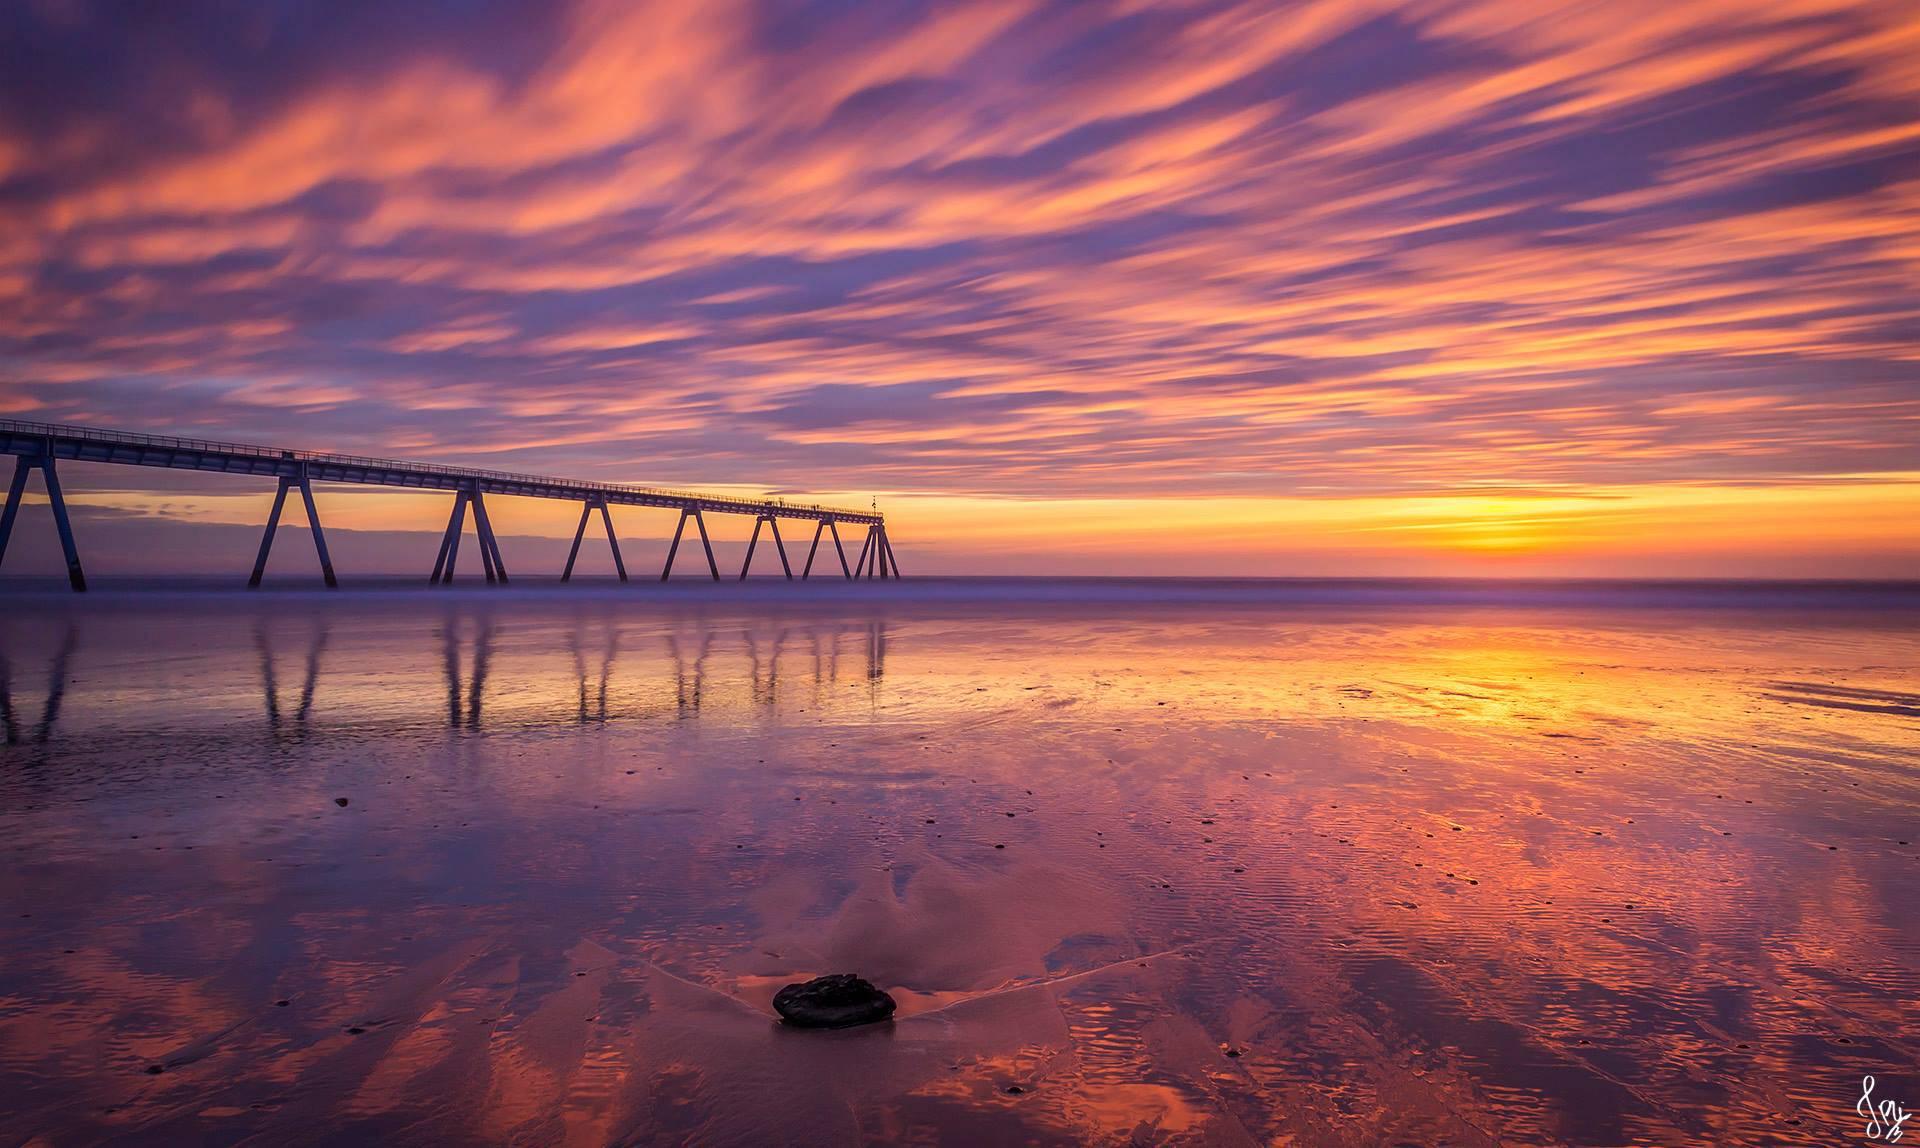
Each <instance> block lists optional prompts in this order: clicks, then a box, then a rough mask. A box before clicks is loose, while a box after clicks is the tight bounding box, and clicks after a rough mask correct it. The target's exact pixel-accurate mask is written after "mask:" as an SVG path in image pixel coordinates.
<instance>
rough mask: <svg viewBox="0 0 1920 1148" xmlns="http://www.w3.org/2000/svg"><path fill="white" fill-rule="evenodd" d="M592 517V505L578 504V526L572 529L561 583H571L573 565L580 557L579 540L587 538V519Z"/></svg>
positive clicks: (588, 503)
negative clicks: (571, 543)
mask: <svg viewBox="0 0 1920 1148" xmlns="http://www.w3.org/2000/svg"><path fill="white" fill-rule="evenodd" d="M592 517H593V503H591V502H583V503H581V504H580V525H578V526H576V527H574V528H573V549H571V550H569V551H567V568H566V569H565V570H562V571H561V572H560V580H561V581H562V582H571V581H573V563H574V560H575V559H577V558H579V557H580V540H581V539H582V538H585V537H586V536H587V519H589V518H592Z"/></svg>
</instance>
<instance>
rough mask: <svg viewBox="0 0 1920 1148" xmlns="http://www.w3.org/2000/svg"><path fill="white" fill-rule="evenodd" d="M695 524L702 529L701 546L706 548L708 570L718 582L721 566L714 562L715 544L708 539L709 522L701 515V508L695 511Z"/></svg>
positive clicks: (696, 508)
mask: <svg viewBox="0 0 1920 1148" xmlns="http://www.w3.org/2000/svg"><path fill="white" fill-rule="evenodd" d="M693 524H694V525H695V526H697V527H699V528H700V545H701V546H704V547H706V551H707V569H708V570H711V571H712V572H713V580H714V581H715V582H718V581H719V580H720V564H719V563H718V562H715V561H714V560H713V542H712V541H711V540H710V539H708V538H707V520H706V518H705V517H703V516H702V515H701V513H700V508H699V507H695V508H694V510H693Z"/></svg>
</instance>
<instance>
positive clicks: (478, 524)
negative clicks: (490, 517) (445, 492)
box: [471, 489, 501, 586]
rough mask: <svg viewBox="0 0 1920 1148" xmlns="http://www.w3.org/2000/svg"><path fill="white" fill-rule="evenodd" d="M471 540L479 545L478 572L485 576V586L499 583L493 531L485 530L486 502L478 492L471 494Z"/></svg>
mask: <svg viewBox="0 0 1920 1148" xmlns="http://www.w3.org/2000/svg"><path fill="white" fill-rule="evenodd" d="M471 501H472V502H473V540H474V541H475V542H477V543H479V545H480V570H481V572H482V573H484V574H485V575H486V576H487V585H489V586H491V585H493V584H494V583H495V582H498V581H500V580H501V579H500V578H499V573H500V569H499V566H498V564H497V563H496V562H495V550H494V546H493V531H491V530H488V529H487V500H486V497H485V496H484V495H482V494H481V493H480V491H479V490H477V489H476V490H475V491H474V492H473V498H472V500H471Z"/></svg>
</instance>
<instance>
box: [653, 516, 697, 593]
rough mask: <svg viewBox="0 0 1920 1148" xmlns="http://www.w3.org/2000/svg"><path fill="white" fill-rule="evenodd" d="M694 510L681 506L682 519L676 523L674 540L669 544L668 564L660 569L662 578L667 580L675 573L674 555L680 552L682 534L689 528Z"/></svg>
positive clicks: (663, 580)
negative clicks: (689, 516) (688, 519)
mask: <svg viewBox="0 0 1920 1148" xmlns="http://www.w3.org/2000/svg"><path fill="white" fill-rule="evenodd" d="M692 513H693V511H691V510H688V509H687V508H686V507H681V508H680V521H679V522H678V523H676V524H675V525H674V528H673V541H672V542H671V543H669V544H668V545H667V564H666V565H665V566H663V567H661V569H660V580H661V581H662V582H665V581H666V580H667V579H668V578H670V577H672V575H673V556H674V555H675V554H678V553H679V552H680V535H681V534H682V533H683V532H684V531H685V530H686V529H687V516H688V515H691V514H692Z"/></svg>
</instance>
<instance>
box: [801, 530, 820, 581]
mask: <svg viewBox="0 0 1920 1148" xmlns="http://www.w3.org/2000/svg"><path fill="white" fill-rule="evenodd" d="M826 532H827V520H826V519H824V518H822V519H821V520H820V521H819V522H818V523H816V524H814V527H813V545H812V546H809V547H807V564H806V565H805V566H803V567H801V568H800V580H801V581H802V582H805V581H806V580H807V577H808V575H810V574H812V573H813V556H814V555H815V554H817V553H819V552H820V536H821V535H822V534H825V533H826Z"/></svg>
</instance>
